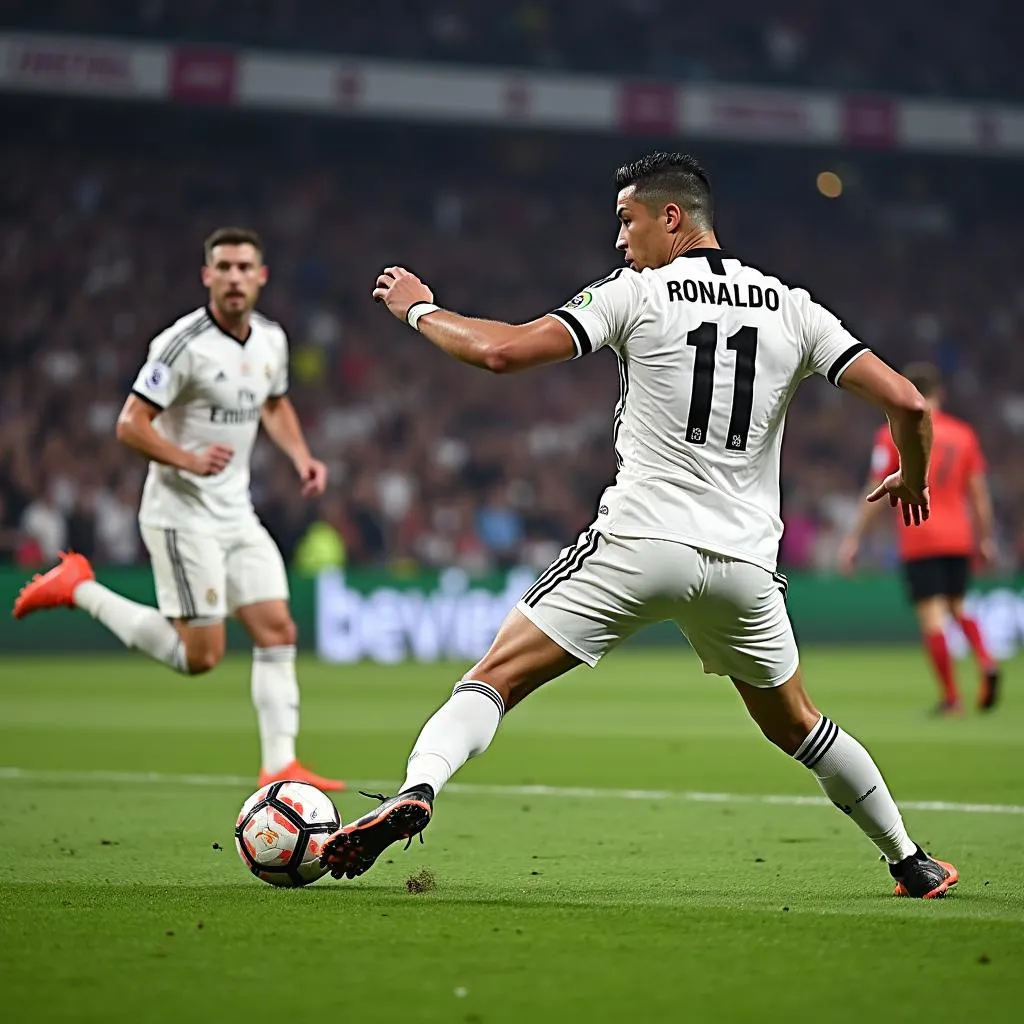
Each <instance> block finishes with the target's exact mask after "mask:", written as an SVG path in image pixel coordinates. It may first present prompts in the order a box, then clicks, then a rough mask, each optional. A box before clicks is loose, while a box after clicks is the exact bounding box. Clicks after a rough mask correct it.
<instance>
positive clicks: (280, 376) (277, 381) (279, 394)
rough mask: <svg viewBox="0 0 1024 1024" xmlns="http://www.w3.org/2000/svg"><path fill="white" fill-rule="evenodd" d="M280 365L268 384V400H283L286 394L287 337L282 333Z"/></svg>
mask: <svg viewBox="0 0 1024 1024" xmlns="http://www.w3.org/2000/svg"><path fill="white" fill-rule="evenodd" d="M281 347H282V352H281V365H280V366H279V367H278V369H277V373H276V374H275V375H274V379H273V380H272V381H271V382H270V395H269V397H270V398H284V396H285V395H287V394H288V336H287V335H286V334H284V333H283V332H282V338H281Z"/></svg>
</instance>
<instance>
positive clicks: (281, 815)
mask: <svg viewBox="0 0 1024 1024" xmlns="http://www.w3.org/2000/svg"><path fill="white" fill-rule="evenodd" d="M339 828H341V815H340V814H338V809H337V807H335V806H334V804H333V803H332V802H331V798H330V797H329V796H327V795H326V794H325V793H321V792H320V790H319V789H317V788H316V787H315V786H309V785H307V784H306V783H305V782H274V783H271V785H269V786H263V787H262V788H260V789H259V790H257V791H256V792H255V793H253V795H252V796H251V797H249V799H248V800H246V801H245V803H244V804H242V810H241V812H240V813H239V815H238V821H237V822H236V823H235V848H236V849H237V850H238V856H239V857H241V858H242V863H243V864H244V865H245V866H246V867H247V868H248V869H249V870H250V871H251V872H252V873H253V874H254V875H255V876H256V877H257V878H261V879H263V881H264V882H269V883H270V884H271V885H281V886H287V887H292V888H294V887H295V886H299V885H308V884H309V883H310V882H315V881H316V880H317V879H318V878H322V877H323V876H324V875H325V874H327V870H328V869H327V868H322V867H320V855H321V853H323V846H324V840H325V839H326V838H327V837H328V836H329V835H331V834H332V833H333V832H337V831H338V829H339Z"/></svg>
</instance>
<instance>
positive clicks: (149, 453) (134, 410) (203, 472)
mask: <svg viewBox="0 0 1024 1024" xmlns="http://www.w3.org/2000/svg"><path fill="white" fill-rule="evenodd" d="M162 412H163V409H161V408H160V407H159V406H157V405H154V404H152V403H151V402H147V401H146V400H145V399H143V398H140V397H139V396H138V395H129V396H128V399H127V401H126V402H125V403H124V406H123V407H122V409H121V414H120V415H119V416H118V417H117V439H118V441H120V442H121V444H123V445H125V446H126V447H128V448H131V449H132V451H136V452H138V453H139V454H140V455H144V456H145V457H146V458H147V459H149V460H150V462H159V463H162V464H163V465H165V466H173V467H174V468H175V469H181V470H184V471H185V472H187V473H195V474H196V475H197V476H215V475H216V474H217V473H219V472H221V470H223V469H224V467H225V466H227V464H228V463H229V462H230V461H231V457H232V455H234V450H233V449H232V448H231V447H230V446H228V445H225V444H212V445H210V446H209V447H208V448H204V449H203V450H202V451H201V452H189V451H186V450H185V449H184V448H179V447H178V446H177V445H176V444H173V443H172V442H171V441H168V440H167V438H166V437H164V436H163V435H162V434H161V433H159V432H158V431H157V430H156V428H155V427H154V426H153V421H154V420H155V419H156V418H157V416H159V415H160V413H162Z"/></svg>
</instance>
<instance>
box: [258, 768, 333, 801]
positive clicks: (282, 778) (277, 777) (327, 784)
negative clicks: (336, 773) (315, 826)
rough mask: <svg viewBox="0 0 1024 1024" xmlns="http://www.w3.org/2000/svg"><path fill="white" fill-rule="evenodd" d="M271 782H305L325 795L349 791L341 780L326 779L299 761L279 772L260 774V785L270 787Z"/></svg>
mask: <svg viewBox="0 0 1024 1024" xmlns="http://www.w3.org/2000/svg"><path fill="white" fill-rule="evenodd" d="M271 782H305V783H306V784H307V785H310V786H316V788H317V789H319V790H322V791H323V792H324V793H341V792H342V791H343V790H346V789H348V786H346V785H345V783H344V782H342V781H341V779H325V778H324V777H323V776H322V775H317V773H316V772H311V771H310V770H309V769H308V768H303V767H302V765H301V764H299V762H298V761H292V763H291V764H286V765H285V766H284V767H283V768H282V769H281V770H280V771H279V772H260V781H259V785H260V786H261V787H262V786H269V785H270V783H271Z"/></svg>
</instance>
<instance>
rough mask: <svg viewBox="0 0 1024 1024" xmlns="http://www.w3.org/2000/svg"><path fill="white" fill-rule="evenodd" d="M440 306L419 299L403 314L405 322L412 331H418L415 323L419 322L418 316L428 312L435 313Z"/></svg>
mask: <svg viewBox="0 0 1024 1024" xmlns="http://www.w3.org/2000/svg"><path fill="white" fill-rule="evenodd" d="M440 308H441V307H440V306H437V305H435V304H434V303H433V302H427V300H426V299H421V300H420V301H419V302H414V303H413V304H412V305H411V306H410V307H409V312H408V313H406V314H405V322H406V323H407V324H408V325H409V326H410V327H411V328H412V329H413V330H414V331H418V330H419V328H418V327H417V326H416V325H417V324H418V323H419V322H420V317H421V316H426V315H427V314H428V313H436V312H437V311H438V310H439V309H440Z"/></svg>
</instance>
